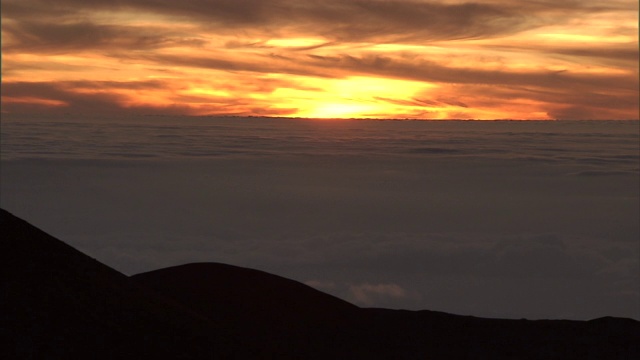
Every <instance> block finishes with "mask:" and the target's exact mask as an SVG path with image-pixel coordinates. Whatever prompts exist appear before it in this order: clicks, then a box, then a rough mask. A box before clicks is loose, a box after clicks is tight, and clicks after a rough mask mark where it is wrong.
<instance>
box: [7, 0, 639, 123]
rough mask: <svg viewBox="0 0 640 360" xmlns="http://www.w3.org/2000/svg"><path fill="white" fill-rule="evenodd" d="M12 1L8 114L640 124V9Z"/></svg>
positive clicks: (399, 2)
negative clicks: (626, 121) (629, 121)
mask: <svg viewBox="0 0 640 360" xmlns="http://www.w3.org/2000/svg"><path fill="white" fill-rule="evenodd" d="M55 4H56V5H55V6H53V5H51V3H50V2H48V1H44V0H7V1H3V2H2V112H3V113H5V114H12V113H51V112H54V113H55V112H60V113H78V114H86V113H94V112H100V113H109V114H121V113H122V114H127V113H133V114H171V115H237V116H288V117H313V118H342V117H347V118H356V117H357V118H360V117H361V118H420V119H503V118H509V119H638V118H639V114H638V107H639V104H638V95H639V91H638V87H639V84H638V76H639V74H638V2H637V1H632V0H617V1H596V0H587V1H566V2H558V1H536V2H529V1H526V2H521V1H513V0H491V1H483V2H477V3H471V2H461V1H449V0H433V1H416V0H414V1H408V0H396V1H382V0H368V1H355V0H345V1H338V0H329V1H321V2H311V1H309V2H307V1H294V0H276V1H269V2H264V1H257V0H242V1H228V0H212V1H200V0H184V1H180V2H173V1H162V0H153V1H138V0H128V1H123V2H118V4H119V5H110V4H109V2H101V1H91V0H89V1H86V0H82V1H81V0H61V1H56V2H55Z"/></svg>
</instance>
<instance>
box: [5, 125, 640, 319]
mask: <svg viewBox="0 0 640 360" xmlns="http://www.w3.org/2000/svg"><path fill="white" fill-rule="evenodd" d="M639 131H640V127H639V123H638V122H637V121H600V122H596V121H577V122H569V121H554V122H543V121H539V122H538V121H536V122H517V121H495V122H473V121H453V122H438V121H424V122H422V121H362V120H335V121H332V120H304V119H265V118H206V117H205V118H181V117H136V118H119V119H112V118H97V117H90V118H73V119H72V118H42V117H24V116H23V117H15V116H14V117H10V116H4V115H3V119H2V128H1V135H2V139H1V143H0V144H1V154H2V158H1V168H0V169H1V172H0V180H1V182H0V186H1V188H0V193H1V197H0V204H1V206H2V207H3V208H5V209H7V210H8V211H10V212H12V213H14V214H15V215H17V216H20V217H23V218H24V219H26V220H28V221H30V222H32V223H33V224H35V225H36V226H38V227H40V228H42V229H43V230H45V231H47V232H49V233H51V234H53V235H54V236H57V237H59V238H60V239H62V240H64V241H66V242H68V243H70V244H71V245H73V246H75V247H77V248H79V249H81V250H83V251H85V252H86V253H88V254H89V255H91V256H93V257H96V258H97V259H98V260H100V261H103V262H105V263H106V264H108V265H110V266H112V267H115V268H116V269H118V270H120V271H122V272H124V273H127V274H133V273H138V272H142V271H147V270H152V269H156V268H159V267H165V266H170V265H177V264H181V263H185V262H195V261H216V262H224V263H230V264H234V265H239V266H246V267H251V268H256V269H260V270H265V271H269V272H272V273H276V274H278V275H282V276H285V277H288V278H292V279H295V280H298V281H301V282H305V283H307V284H309V285H311V286H313V287H316V288H318V289H320V290H322V291H326V292H328V293H331V294H334V295H337V296H339V297H341V298H344V299H346V300H349V301H351V302H354V303H356V304H358V305H361V306H374V307H391V308H406V309H431V310H440V311H447V312H453V313H460V314H472V315H477V316H493V317H528V318H572V319H591V318H595V317H599V316H605V315H613V316H625V317H633V318H636V319H640V294H639V289H638V286H637V284H638V281H639V279H640V274H639V271H640V270H639V262H638V259H639V256H640V251H639V244H638V238H639V237H640V224H639V218H640V214H639V212H640V190H639V185H640V177H639V169H638V167H639V152H640V149H639V148H640V145H639V143H638V136H639Z"/></svg>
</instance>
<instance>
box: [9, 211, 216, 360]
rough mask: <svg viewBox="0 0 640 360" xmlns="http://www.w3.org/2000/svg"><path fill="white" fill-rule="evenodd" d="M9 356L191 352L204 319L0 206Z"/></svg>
mask: <svg viewBox="0 0 640 360" xmlns="http://www.w3.org/2000/svg"><path fill="white" fill-rule="evenodd" d="M0 226H1V229H2V241H1V243H2V247H1V249H0V250H1V252H0V253H1V254H2V267H3V271H2V295H1V303H0V304H1V306H2V325H1V326H2V337H3V339H4V343H5V344H11V345H10V346H9V347H3V348H2V353H1V354H0V357H2V358H4V359H28V358H33V359H41V358H47V359H69V358H87V359H89V358H103V359H109V358H111V359H112V358H118V357H122V356H123V354H127V355H126V356H127V357H141V358H153V357H157V356H161V355H165V356H170V357H172V358H189V356H188V353H189V352H187V351H185V350H186V349H187V347H190V348H192V349H193V352H195V353H201V354H203V355H205V354H209V353H211V351H210V349H208V348H207V347H205V346H202V345H203V344H202V343H203V341H201V340H200V339H199V338H203V337H204V335H203V334H205V333H204V332H202V331H201V330H200V329H202V326H203V324H204V321H202V320H200V319H199V318H198V316H197V315H196V314H193V313H190V312H188V311H184V310H183V309H181V308H180V307H178V306H174V305H171V304H169V303H167V302H166V301H164V300H163V299H161V298H159V297H155V296H150V295H149V294H148V293H147V292H146V291H144V290H142V289H139V288H138V287H136V286H134V285H133V284H131V281H130V280H129V278H128V277H127V276H125V275H123V274H121V273H119V272H117V271H115V270H113V269H111V268H109V267H107V266H105V265H104V264H102V263H100V262H98V261H96V260H94V259H92V258H90V257H88V256H86V255H84V254H83V253H81V252H79V251H78V250H76V249H74V248H72V247H70V246H68V245H67V244H65V243H63V242H61V241H59V240H57V239H55V238H53V237H51V236H49V235H48V234H46V233H44V232H42V231H40V230H39V229H37V228H35V227H33V226H31V225H30V224H28V223H26V222H25V221H23V220H20V219H18V218H16V217H15V216H13V215H11V214H9V213H8V212H6V211H5V210H2V213H1V218H0Z"/></svg>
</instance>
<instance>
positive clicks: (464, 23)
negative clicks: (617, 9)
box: [3, 0, 599, 44]
mask: <svg viewBox="0 0 640 360" xmlns="http://www.w3.org/2000/svg"><path fill="white" fill-rule="evenodd" d="M5 3H7V5H6V6H5V5H4V3H3V7H6V10H5V11H6V12H7V14H8V15H9V16H11V17H15V18H18V19H23V21H24V23H20V24H19V25H14V26H13V29H8V30H11V31H12V32H16V33H18V34H20V33H25V32H27V33H28V31H29V30H31V31H33V30H34V29H33V27H34V25H33V24H31V25H29V21H28V19H29V18H30V17H31V16H33V17H34V18H39V17H40V16H42V14H44V13H46V12H47V11H51V14H52V15H53V14H57V15H58V16H60V15H61V14H66V16H65V18H67V19H73V18H76V20H77V19H82V18H86V15H85V13H84V12H85V11H144V12H149V13H155V14H159V15H162V16H166V17H170V18H175V19H178V20H181V19H182V20H185V19H188V21H191V22H193V21H198V22H200V23H201V24H202V26H203V27H205V28H209V29H211V31H239V30H240V31H247V32H249V33H251V32H262V33H263V34H272V35H276V34H280V35H286V33H287V32H291V31H293V32H296V33H297V34H301V33H303V34H307V35H315V36H323V37H325V38H326V39H328V40H330V41H339V42H354V41H356V42H359V41H367V42H402V43H424V42H426V41H433V40H451V39H470V38H486V37H493V36H498V35H505V34H511V33H514V32H518V31H521V30H524V29H528V28H531V27H536V26H540V25H542V24H545V23H548V22H549V21H550V20H549V17H550V16H552V15H553V13H554V12H565V11H573V12H574V13H575V12H576V11H587V9H588V10H589V11H597V10H599V9H595V8H593V7H588V6H585V5H584V4H579V3H576V2H567V3H565V2H557V3H555V2H553V3H552V2H543V3H540V2H538V3H536V2H527V3H525V4H520V3H519V4H517V5H515V4H513V2H488V3H487V2H467V3H458V4H455V3H441V2H431V1H401V0H397V1H382V0H369V1H365V0H348V1H343V0H340V1H339V0H329V1H319V2H317V1H316V2H304V1H294V0H276V1H269V2H264V1H257V0H215V1H203V0H186V1H164V0H130V1H117V2H102V1H100V2H98V1H79V0H63V1H57V2H56V5H55V6H53V7H52V6H50V4H49V3H48V2H41V1H36V0H31V1H21V2H20V3H17V2H13V1H7V2H5ZM44 9H47V10H44ZM48 9H50V10H48ZM65 12H66V13H65ZM5 16H6V15H5ZM40 18H41V17H40ZM32 19H33V18H32ZM554 19H555V18H554ZM555 20H557V19H555ZM80 26H81V24H74V25H71V26H66V25H61V28H59V29H56V28H55V27H53V28H52V30H53V32H58V33H61V34H62V35H65V34H66V33H67V32H73V30H74V29H78V28H79V27H80ZM85 27H88V30H90V32H89V33H87V37H89V35H91V32H92V31H95V30H96V29H94V28H92V27H90V26H88V25H85ZM101 27H102V28H104V29H103V30H105V31H108V27H107V26H101ZM214 29H215V30H214ZM35 30H38V29H35ZM94 35H96V36H98V37H100V36H101V35H100V34H94ZM132 35H133V34H132ZM45 38H46V37H45ZM22 40H23V41H24V40H28V39H24V38H23V39H22ZM74 40H75V41H78V42H80V43H83V42H82V41H81V39H74ZM138 41H141V40H138ZM157 42H158V40H153V41H152V44H157Z"/></svg>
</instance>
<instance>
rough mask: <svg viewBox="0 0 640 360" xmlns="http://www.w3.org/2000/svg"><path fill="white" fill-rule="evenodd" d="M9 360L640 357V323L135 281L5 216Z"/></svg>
mask: <svg viewBox="0 0 640 360" xmlns="http://www.w3.org/2000/svg"><path fill="white" fill-rule="evenodd" d="M0 225H1V228H2V248H1V250H2V263H3V267H4V268H3V272H2V274H3V275H2V276H3V282H2V284H3V286H2V294H1V304H2V313H3V316H2V324H1V331H2V332H1V333H2V338H3V339H4V340H5V341H4V343H5V345H4V346H3V347H2V349H3V350H1V351H2V353H0V356H2V358H3V359H42V358H46V359H80V358H82V359H84V358H92V359H116V358H117V359H128V358H142V359H164V358H167V359H422V358H429V359H636V358H640V345H639V344H640V342H639V341H638V340H640V323H639V322H638V321H635V320H632V319H623V318H611V317H605V318H599V319H595V320H591V321H568V320H538V321H530V320H504V319H485V318H477V317H472V316H459V315H453V314H446V313H442V312H434V311H426V310H425V311H406V310H389V309H374V308H359V307H357V306H355V305H352V304H350V303H348V302H345V301H343V300H340V299H338V298H335V297H333V296H331V295H328V294H325V293H322V292H320V291H318V290H315V289H313V288H310V287H308V286H306V285H304V284H301V283H299V282H296V281H293V280H289V279H285V278H283V277H280V276H276V275H272V274H268V273H265V272H262V271H258V270H251V269H246V268H241V267H236V266H231V265H225V264H219V263H197V264H187V265H181V266H175V267H170V268H165V269H159V270H155V271H151V272H147V273H143V274H138V275H134V276H131V277H128V276H126V275H124V274H122V273H119V272H118V271H116V270H114V269H111V268H109V267H108V266H106V265H104V264H102V263H100V262H98V261H96V260H95V259H92V258H90V257H89V256H87V255H85V254H83V253H81V252H80V251H78V250H76V249H74V248H72V247H71V246H69V245H67V244H65V243H63V242H62V241H60V240H57V239H55V238H54V237H52V236H50V235H48V234H46V233H45V232H43V231H41V230H39V229H37V228H35V227H34V226H32V225H30V224H28V223H27V222H25V221H23V220H21V219H19V218H17V217H15V216H13V215H11V214H10V213H9V212H7V211H5V210H2V211H1V219H0Z"/></svg>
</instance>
